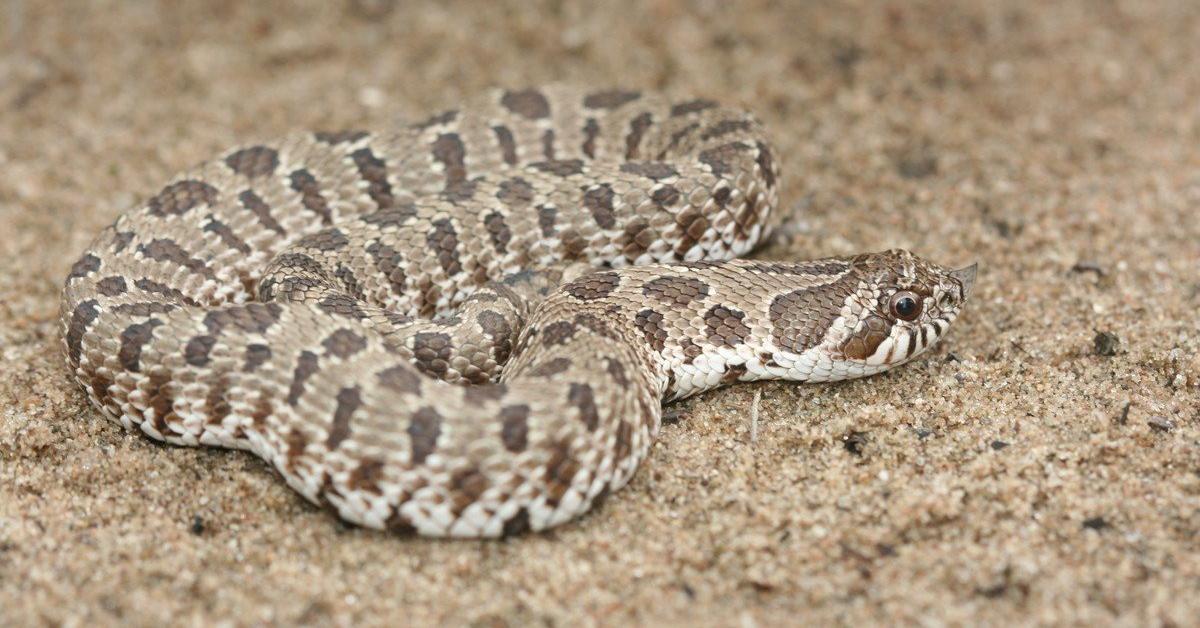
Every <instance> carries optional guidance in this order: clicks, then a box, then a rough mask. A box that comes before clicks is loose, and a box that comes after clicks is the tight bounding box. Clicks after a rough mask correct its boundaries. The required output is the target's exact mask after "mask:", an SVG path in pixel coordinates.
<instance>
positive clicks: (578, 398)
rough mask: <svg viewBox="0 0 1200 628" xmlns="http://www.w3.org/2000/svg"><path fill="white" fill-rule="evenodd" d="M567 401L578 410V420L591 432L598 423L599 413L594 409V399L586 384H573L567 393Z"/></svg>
mask: <svg viewBox="0 0 1200 628" xmlns="http://www.w3.org/2000/svg"><path fill="white" fill-rule="evenodd" d="M567 401H568V402H569V403H570V404H571V405H573V406H575V407H576V408H577V409H578V410H579V420H580V421H583V424H584V426H585V427H587V429H588V431H589V432H591V431H593V430H595V429H596V426H597V425H599V423H600V411H599V409H597V408H596V397H595V394H594V393H593V392H592V387H591V386H590V385H588V384H578V383H573V384H571V386H570V389H569V390H568V391H567Z"/></svg>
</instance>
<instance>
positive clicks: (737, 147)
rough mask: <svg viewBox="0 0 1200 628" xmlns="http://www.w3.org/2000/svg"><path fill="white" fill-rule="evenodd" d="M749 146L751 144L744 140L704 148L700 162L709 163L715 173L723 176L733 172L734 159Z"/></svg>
mask: <svg viewBox="0 0 1200 628" xmlns="http://www.w3.org/2000/svg"><path fill="white" fill-rule="evenodd" d="M748 148H750V146H749V145H747V144H745V143H743V142H730V143H728V144H722V145H720V146H717V147H714V148H709V149H707V150H702V151H700V155H699V159H700V163H703V164H705V165H707V166H708V167H709V169H710V170H712V173H713V174H715V175H717V176H718V177H723V176H725V175H727V174H729V173H731V172H733V165H732V164H733V161H734V160H735V159H737V157H738V155H739V153H741V152H742V151H744V150H746V149H748Z"/></svg>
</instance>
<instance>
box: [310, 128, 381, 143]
mask: <svg viewBox="0 0 1200 628" xmlns="http://www.w3.org/2000/svg"><path fill="white" fill-rule="evenodd" d="M367 135H368V133H367V132H366V131H351V130H343V131H317V132H316V133H313V137H315V138H316V139H317V141H318V142H323V143H325V144H330V145H337V144H350V143H354V142H357V141H358V140H361V139H362V138H364V137H366V136H367Z"/></svg>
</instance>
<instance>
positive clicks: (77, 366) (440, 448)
mask: <svg viewBox="0 0 1200 628" xmlns="http://www.w3.org/2000/svg"><path fill="white" fill-rule="evenodd" d="M778 181H779V172H778V166H777V161H776V159H775V156H774V153H773V152H772V149H771V147H770V145H769V143H768V141H767V140H766V138H765V136H764V133H763V130H762V127H761V126H760V125H759V123H758V122H756V121H755V119H754V118H753V117H752V116H750V115H749V114H747V113H745V112H743V111H740V110H736V109H729V108H724V107H721V106H718V105H717V104H716V103H713V102H709V101H705V100H687V101H671V100H669V99H667V98H665V97H663V96H659V95H653V94H641V93H638V92H633V91H624V90H597V91H588V90H582V89H576V88H570V87H547V88H542V89H526V90H497V91H494V92H490V93H488V94H485V95H482V96H481V97H479V98H478V99H476V100H473V101H471V102H468V103H466V104H465V105H464V106H463V107H462V108H461V109H458V110H454V111H448V112H445V113H442V114H439V115H436V116H433V117H431V118H429V119H428V120H425V121H423V122H420V123H417V124H411V125H404V126H398V127H396V128H392V129H388V130H384V131H381V132H374V133H371V132H365V131H339V132H317V133H298V134H294V135H291V136H288V137H285V138H283V139H281V140H278V141H274V142H265V143H258V144H252V145H247V146H242V147H239V148H237V149H234V150H230V151H228V152H227V153H225V154H223V155H221V156H220V157H219V158H217V159H214V160H212V161H209V162H207V163H204V164H202V165H200V166H198V167H196V168H193V169H191V170H189V171H186V172H183V173H181V174H179V175H178V176H176V177H175V178H174V179H173V180H172V181H171V182H170V183H169V184H167V185H166V186H165V187H164V188H163V189H162V190H161V191H160V192H158V193H157V194H156V195H154V196H153V197H152V198H150V199H149V200H148V201H147V202H145V203H144V204H142V205H140V206H139V207H137V208H135V209H133V210H132V211H130V212H128V213H125V214H124V215H122V216H120V217H119V218H118V219H117V221H116V222H115V223H114V224H113V225H111V226H110V227H108V228H106V229H105V230H104V231H103V232H102V233H101V234H100V235H99V236H98V237H97V239H96V240H95V241H94V242H93V243H92V245H91V246H90V247H89V250H88V251H87V252H85V253H84V254H83V256H82V257H81V258H80V259H79V261H78V262H76V263H75V264H74V266H73V267H72V269H71V271H70V274H69V276H68V277H67V280H66V286H65V289H64V293H63V299H62V311H61V318H62V332H63V339H64V344H65V348H66V355H67V360H68V363H69V365H70V368H71V369H72V371H73V372H74V374H75V376H76V378H77V379H78V381H79V383H80V385H81V386H82V387H83V389H84V390H85V391H86V392H87V394H88V396H89V398H90V399H91V400H92V402H93V403H94V404H95V405H96V406H97V407H99V408H100V409H101V410H102V411H103V412H104V413H105V414H106V415H108V416H109V417H111V418H113V419H115V420H117V421H119V422H120V423H121V424H122V425H123V426H124V427H126V428H127V429H134V428H140V429H141V431H142V432H144V433H145V434H147V435H149V436H150V437H152V438H154V439H157V440H162V441H166V442H169V443H174V444H178V445H191V446H197V445H212V446H220V447H229V448H237V449H245V450H249V451H252V452H254V453H255V454H257V455H258V456H261V457H262V458H263V459H264V460H266V461H267V462H268V463H270V464H271V465H272V466H273V467H274V468H275V469H277V470H278V471H279V473H280V474H281V475H282V476H283V477H284V478H285V479H286V481H287V482H288V484H289V485H291V486H292V487H293V488H294V489H295V490H297V491H299V492H300V493H301V494H302V495H303V496H304V497H306V498H307V499H309V500H311V501H312V502H315V503H318V504H321V505H324V506H327V507H329V508H330V509H332V510H333V511H334V512H336V513H337V514H338V515H339V516H341V517H343V518H344V519H346V520H348V521H351V522H354V523H357V524H361V525H364V526H368V527H372V528H384V529H391V530H396V531H408V532H414V531H415V532H418V533H421V534H426V535H434V536H466V537H481V536H500V535H506V534H512V533H515V532H519V531H522V530H525V529H533V530H542V529H546V528H549V527H551V526H554V525H557V524H560V523H562V522H564V521H567V520H569V519H571V518H573V517H575V516H577V515H579V514H581V513H583V512H585V511H587V510H588V509H589V508H591V507H592V506H593V505H594V504H596V503H597V502H599V501H600V500H602V499H603V498H604V497H605V496H606V495H608V494H609V493H611V492H612V491H614V490H616V489H618V488H620V487H622V486H623V485H624V484H625V483H626V482H628V481H629V479H630V477H631V476H632V475H633V474H634V471H635V470H636V469H637V467H638V464H639V463H640V461H641V460H642V459H643V458H644V457H645V456H646V455H647V452H648V451H649V449H650V447H651V444H652V443H653V441H654V439H655V436H656V435H657V433H658V430H659V424H660V419H661V405H660V404H661V403H662V401H663V400H664V399H667V400H669V399H678V398H682V397H685V396H688V395H691V394H694V393H696V392H699V391H702V390H706V389H710V388H713V387H716V386H720V385H722V384H726V383H730V382H734V381H746V380H755V379H766V378H783V379H791V380H798V381H830V380H837V379H844V378H848V377H857V376H863V375H869V374H872V373H876V372H879V371H882V370H884V369H887V368H889V367H891V366H893V365H896V364H900V363H902V362H904V361H906V360H909V359H911V358H912V357H914V356H916V355H918V354H919V353H921V351H923V350H925V349H926V348H928V347H929V346H931V345H932V344H933V343H934V342H936V341H937V339H938V338H939V337H941V336H942V335H943V334H944V333H945V331H946V330H947V329H948V327H949V326H950V323H951V322H953V320H954V318H955V316H956V315H957V314H958V311H959V308H960V307H961V305H962V302H963V300H964V299H965V297H966V295H967V291H968V290H969V288H970V284H971V281H972V280H973V277H974V274H973V273H974V271H973V268H971V269H964V270H961V271H947V270H945V269H943V268H941V267H939V266H936V265H934V264H931V263H928V262H926V261H923V260H921V259H919V258H917V257H915V256H913V255H911V254H909V253H907V252H904V251H888V252H885V253H876V254H866V255H859V256H855V257H847V258H829V259H822V260H816V261H811V262H799V263H783V262H753V261H741V260H733V259H732V258H735V257H737V256H740V255H742V254H744V253H746V252H748V251H749V250H750V249H751V248H753V247H754V246H755V245H756V244H757V243H759V242H760V241H761V240H762V239H763V238H764V236H765V235H767V233H768V232H769V230H770V228H771V225H772V224H773V214H774V211H775V208H776V206H777V198H778V194H777V189H778ZM905 299H910V300H905ZM913 302H915V303H916V304H917V307H918V309H919V311H918V313H917V315H916V316H915V317H914V318H912V319H909V318H908V315H910V314H911V313H912V312H911V307H910V306H911V304H912V303H913ZM897 304H899V305H897ZM898 308H899V310H898ZM898 311H900V312H902V313H903V315H898V314H897V312H898Z"/></svg>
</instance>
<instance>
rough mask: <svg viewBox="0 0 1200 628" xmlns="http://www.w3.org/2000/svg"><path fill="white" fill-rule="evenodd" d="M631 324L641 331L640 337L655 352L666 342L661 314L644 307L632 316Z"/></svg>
mask: <svg viewBox="0 0 1200 628" xmlns="http://www.w3.org/2000/svg"><path fill="white" fill-rule="evenodd" d="M633 324H634V325H637V328H638V329H640V330H641V331H642V337H644V338H645V339H646V342H647V343H648V344H649V345H650V347H651V348H652V349H654V351H655V352H659V351H662V350H663V348H664V347H665V346H666V344H667V329H666V327H665V326H664V325H663V315H662V314H661V313H659V312H656V311H654V310H652V309H649V308H647V309H644V310H642V311H640V312H638V313H637V314H635V315H634V317H633Z"/></svg>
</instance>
